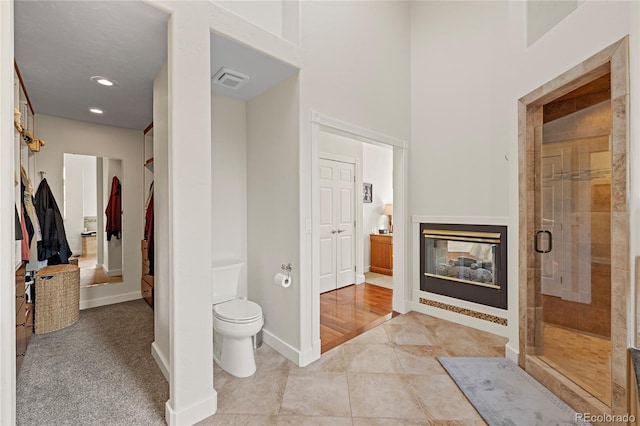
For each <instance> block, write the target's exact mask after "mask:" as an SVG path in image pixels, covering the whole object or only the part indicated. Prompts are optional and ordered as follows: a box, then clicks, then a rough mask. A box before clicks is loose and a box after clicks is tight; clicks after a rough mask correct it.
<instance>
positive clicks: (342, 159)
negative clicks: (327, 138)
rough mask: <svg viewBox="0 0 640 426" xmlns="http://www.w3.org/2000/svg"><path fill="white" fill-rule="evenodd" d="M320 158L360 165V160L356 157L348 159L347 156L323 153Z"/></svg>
mask: <svg viewBox="0 0 640 426" xmlns="http://www.w3.org/2000/svg"><path fill="white" fill-rule="evenodd" d="M318 156H319V157H320V158H323V159H325V160H331V161H339V162H341V163H349V164H359V163H360V159H358V158H355V157H347V156H346V155H340V154H332V153H330V152H321V153H320V154H318Z"/></svg>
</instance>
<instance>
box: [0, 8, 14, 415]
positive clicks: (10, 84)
mask: <svg viewBox="0 0 640 426" xmlns="http://www.w3.org/2000/svg"><path fill="white" fill-rule="evenodd" d="M13 76H14V71H13V2H12V1H0V132H1V133H0V141H2V143H0V206H2V209H1V211H0V241H1V242H2V243H1V244H0V283H2V285H1V286H0V287H1V288H2V289H1V290H0V293H1V296H0V348H1V349H0V424H1V425H13V424H15V423H16V361H15V355H16V335H15V330H16V328H15V319H16V313H15V309H16V307H15V303H14V300H15V285H14V284H12V283H14V282H15V265H16V263H15V262H14V260H17V259H14V253H15V250H14V248H15V242H14V235H13V233H14V227H13V226H14V223H13V222H14V214H15V213H14V212H13V211H12V210H15V209H12V208H11V206H12V204H14V203H15V198H14V197H15V195H14V194H15V192H14V191H15V186H14V185H13V177H14V170H15V163H14V161H15V158H16V157H15V138H14V127H13V104H14V78H13Z"/></svg>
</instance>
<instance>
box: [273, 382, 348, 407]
mask: <svg viewBox="0 0 640 426" xmlns="http://www.w3.org/2000/svg"><path fill="white" fill-rule="evenodd" d="M280 414H281V415H301V416H338V417H342V416H351V408H350V406H349V385H348V383H347V375H346V374H345V373H305V374H300V373H290V374H289V379H288V380H287V387H286V389H285V392H284V397H283V399H282V407H281V408H280Z"/></svg>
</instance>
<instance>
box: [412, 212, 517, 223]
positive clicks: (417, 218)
mask: <svg viewBox="0 0 640 426" xmlns="http://www.w3.org/2000/svg"><path fill="white" fill-rule="evenodd" d="M411 222H413V223H454V224H463V225H494V226H507V225H509V218H508V217H503V216H491V217H490V216H421V215H415V214H414V215H412V216H411Z"/></svg>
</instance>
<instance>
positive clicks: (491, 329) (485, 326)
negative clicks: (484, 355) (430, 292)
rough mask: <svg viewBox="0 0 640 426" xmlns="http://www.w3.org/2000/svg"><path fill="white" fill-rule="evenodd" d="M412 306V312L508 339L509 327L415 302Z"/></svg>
mask: <svg viewBox="0 0 640 426" xmlns="http://www.w3.org/2000/svg"><path fill="white" fill-rule="evenodd" d="M412 305H413V310H414V311H416V312H420V313H423V314H425V315H431V316H432V317H436V318H440V319H443V320H446V321H451V322H454V323H456V324H461V325H464V326H467V327H472V328H475V329H478V330H482V331H486V332H488V333H492V334H495V335H498V336H502V337H507V338H508V337H509V327H506V326H504V325H500V324H495V323H493V322H489V321H485V320H481V319H479V318H473V317H470V316H467V315H463V314H458V313H456V312H451V311H447V310H445V309H439V308H435V307H433V306H428V305H423V304H422V303H420V302H418V301H415V300H414V301H413V302H412Z"/></svg>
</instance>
